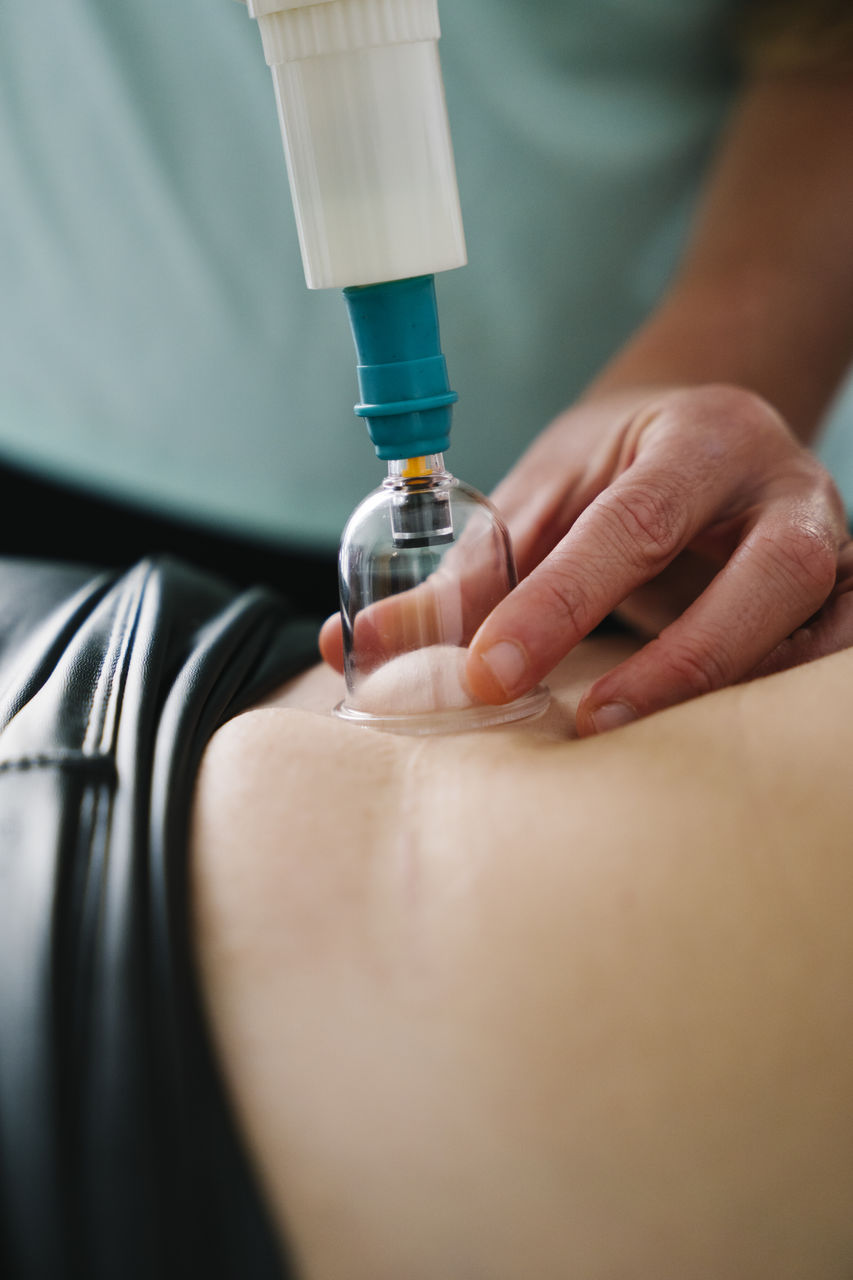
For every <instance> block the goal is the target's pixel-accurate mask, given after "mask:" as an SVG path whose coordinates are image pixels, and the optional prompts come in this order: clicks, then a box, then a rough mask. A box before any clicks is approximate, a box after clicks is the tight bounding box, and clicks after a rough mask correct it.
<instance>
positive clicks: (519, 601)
mask: <svg viewBox="0 0 853 1280" xmlns="http://www.w3.org/2000/svg"><path fill="white" fill-rule="evenodd" d="M696 463H698V464H699V465H696ZM732 488H733V486H732V481H731V477H730V475H729V474H727V472H726V469H725V468H724V467H723V466H722V465H720V466H717V467H715V468H712V469H709V468H708V467H707V465H703V464H702V460H701V459H697V460H696V462H694V463H693V464H692V465H691V464H690V463H688V464H687V465H684V464H682V465H681V466H678V465H676V464H673V463H668V464H667V465H666V466H663V465H661V462H660V461H659V460H657V459H655V458H653V457H650V458H649V459H648V460H643V461H639V460H638V461H636V462H634V464H633V465H632V466H631V467H630V468H629V469H628V470H627V471H626V472H624V473H623V474H622V475H621V476H620V477H619V478H618V479H617V480H616V481H615V482H614V483H613V484H612V485H611V486H610V487H609V488H608V489H605V490H604V492H603V493H601V494H600V495H599V496H598V497H597V498H596V499H595V500H594V501H593V502H592V503H591V504H590V505H589V506H588V507H587V508H586V510H585V511H584V512H583V513H582V514H581V515H580V516H579V517H578V519H577V521H576V522H575V524H574V525H573V526H572V528H571V529H570V530H569V532H568V533H567V534H566V536H565V537H564V538H563V539H562V541H561V542H560V543H558V545H557V546H556V547H555V548H554V550H553V551H552V552H551V554H550V555H549V556H548V557H547V558H546V559H545V560H543V561H542V563H541V564H540V565H539V566H538V567H537V568H536V569H534V570H533V572H532V573H531V574H529V576H528V577H527V578H526V579H525V580H524V581H523V582H522V583H521V584H520V585H519V586H518V587H517V588H516V589H515V591H513V592H512V594H511V595H509V596H508V597H507V598H506V600H504V601H503V602H502V603H501V604H499V605H498V607H497V608H496V609H495V610H494V612H493V613H492V614H491V615H490V616H489V617H488V618H487V619H486V620H485V622H484V623H483V625H482V626H481V627H480V629H479V631H478V632H477V634H476V636H475V637H474V639H473V641H472V643H471V656H470V658H469V660H468V672H467V674H468V679H469V682H470V684H471V687H472V689H473V690H474V691H475V693H476V694H477V696H478V697H480V698H483V699H484V700H488V701H491V702H503V701H508V700H509V699H511V698H515V697H518V696H520V695H521V694H522V693H524V692H526V691H527V690H528V689H531V688H533V686H534V685H536V684H537V683H538V682H539V681H540V680H541V679H542V678H543V677H544V676H546V675H547V674H548V672H549V671H551V670H552V669H553V667H555V666H556V664H557V663H558V662H559V661H560V659H561V658H563V657H565V655H566V654H567V653H568V652H569V650H570V649H572V648H574V646H575V645H576V644H577V643H578V642H579V641H580V640H582V639H583V638H584V636H586V635H588V634H589V632H590V631H592V629H593V628H594V627H596V626H597V625H598V624H599V623H600V622H601V621H602V620H603V619H604V618H606V617H607V615H608V614H609V613H611V612H612V610H613V609H615V608H616V607H617V605H619V604H621V602H622V601H623V600H624V599H626V597H627V596H629V595H630V594H631V592H632V591H635V590H636V589H637V588H638V587H640V586H642V585H643V584H644V583H646V582H649V581H650V580H651V579H652V578H655V577H656V576H657V575H658V574H659V573H660V572H661V571H662V570H663V569H665V568H666V566H667V565H668V564H670V563H671V562H672V561H673V560H674V559H675V557H676V556H677V555H678V554H679V553H680V552H681V551H683V550H684V548H685V547H686V546H687V545H688V544H689V543H690V542H691V541H692V540H693V539H694V538H695V537H696V536H697V534H698V533H699V532H700V531H701V530H702V529H704V528H707V527H708V525H709V524H710V523H711V522H712V521H714V520H716V519H718V518H719V516H720V514H721V512H722V511H723V510H724V509H726V508H728V506H729V505H730V503H731V499H732V496H733V494H732ZM735 488H737V486H735Z"/></svg>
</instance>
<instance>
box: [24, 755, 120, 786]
mask: <svg viewBox="0 0 853 1280" xmlns="http://www.w3.org/2000/svg"><path fill="white" fill-rule="evenodd" d="M35 769H72V770H75V769H80V770H82V771H83V772H85V771H87V770H89V771H90V772H91V773H92V774H93V775H96V776H97V777H98V778H99V779H101V780H102V781H105V780H106V781H110V782H112V783H115V782H116V781H117V779H118V772H117V769H116V763H115V760H114V759H113V757H112V756H111V755H108V754H107V753H106V752H102V751H98V752H87V751H44V752H38V753H37V754H34V755H30V756H16V757H15V758H14V759H11V760H0V774H3V773H26V772H28V771H29V770H35Z"/></svg>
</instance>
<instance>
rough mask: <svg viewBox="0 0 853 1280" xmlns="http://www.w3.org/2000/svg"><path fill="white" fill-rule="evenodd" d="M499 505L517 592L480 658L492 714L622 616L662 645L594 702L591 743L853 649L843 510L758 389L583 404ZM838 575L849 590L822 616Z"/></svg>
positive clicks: (616, 674)
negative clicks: (656, 714)
mask: <svg viewBox="0 0 853 1280" xmlns="http://www.w3.org/2000/svg"><path fill="white" fill-rule="evenodd" d="M494 497H495V502H496V504H497V506H498V507H499V509H500V510H501V511H502V513H503V515H504V517H505V518H506V520H507V522H508V524H509V527H510V531H511V533H512V535H513V541H514V543H515V548H516V555H517V558H518V563H519V574H520V576H521V578H522V581H521V583H520V585H519V586H518V587H517V588H516V590H515V591H514V592H513V593H512V594H511V595H510V596H509V597H507V599H506V600H505V601H503V602H502V603H501V604H499V605H498V607H497V608H496V609H495V610H494V611H493V612H492V613H491V614H490V616H489V617H488V618H487V619H486V621H485V622H484V623H483V625H482V626H481V627H480V629H479V631H478V632H477V635H476V636H475V637H474V640H473V642H472V645H471V655H470V657H469V660H468V679H469V682H470V685H471V687H472V689H473V691H474V692H475V694H476V695H478V696H479V697H481V698H482V699H483V700H485V701H488V702H503V701H507V700H509V699H511V698H515V697H518V696H519V695H520V694H523V693H524V692H525V691H526V690H528V689H530V688H531V687H532V686H533V685H535V684H536V683H537V682H538V681H539V680H541V679H542V678H544V677H545V676H547V674H548V672H549V671H550V670H551V669H552V668H553V667H554V666H555V665H556V663H557V662H558V661H559V660H560V659H561V658H562V657H563V656H564V655H565V654H566V653H567V652H568V651H569V650H570V649H571V648H573V646H574V645H576V644H577V643H578V641H580V640H581V639H582V638H583V637H584V636H585V635H587V634H588V633H589V632H590V631H591V630H592V629H593V628H594V627H595V626H596V625H597V624H598V623H599V622H601V621H602V619H604V618H605V617H606V616H607V615H608V614H610V613H611V612H613V611H618V612H619V613H620V614H621V615H622V616H623V617H624V618H625V619H626V620H627V621H628V622H630V623H631V624H632V625H633V626H634V627H635V628H636V629H637V630H639V631H640V632H641V634H645V635H647V636H649V637H654V638H652V639H650V642H649V643H648V644H647V645H645V646H644V647H643V648H642V649H640V650H639V651H638V652H637V653H636V654H635V655H633V656H632V657H631V658H629V659H628V660H627V661H626V662H623V663H622V664H620V665H619V666H618V667H616V668H615V669H614V670H613V671H611V672H609V673H608V674H607V675H606V676H604V677H602V678H601V679H600V680H598V681H597V682H596V683H595V684H594V685H593V687H592V688H591V689H590V690H589V691H588V693H587V695H586V696H585V698H584V700H583V701H582V703H581V705H580V707H579V710H578V728H579V731H580V732H581V733H584V734H588V733H594V732H596V731H599V730H602V729H606V728H610V727H614V726H616V725H617V724H621V723H625V722H626V721H627V720H630V719H634V718H638V717H640V716H644V715H648V714H649V713H650V712H653V711H657V710H661V709H662V708H664V707H667V706H670V705H672V704H675V703H677V702H682V701H685V700H686V699H688V698H691V697H693V696H695V695H698V694H701V693H705V692H708V691H710V690H712V689H716V688H720V687H722V686H724V685H728V684H733V683H736V682H738V681H740V680H742V679H744V678H745V677H746V676H748V675H749V674H750V673H752V672H753V671H755V670H756V668H758V669H759V670H764V669H776V668H778V667H781V666H786V665H791V664H792V663H793V662H796V661H804V660H806V659H807V657H808V656H809V655H810V654H811V655H812V656H819V654H820V653H823V652H828V651H829V650H830V649H831V648H841V647H844V646H845V645H847V644H850V643H853V593H851V592H850V590H849V588H850V586H851V583H850V581H849V579H850V577H851V576H853V555H851V549H850V543H849V541H848V540H847V531H846V524H845V517H844V510H843V506H842V503H841V500H840V498H839V496H838V493H837V491H836V489H835V486H834V484H833V482H832V480H831V478H830V476H829V475H828V473H827V472H826V471H825V469H824V468H823V467H822V466H821V465H820V464H819V463H818V461H817V460H816V459H815V458H814V457H813V455H812V454H810V453H809V452H808V451H807V450H806V449H804V448H803V447H802V446H801V445H800V444H799V443H798V442H797V440H796V439H795V437H794V436H793V434H792V433H791V432H790V431H789V429H788V427H787V426H786V425H785V423H784V422H783V421H782V419H781V418H780V417H779V415H778V414H777V413H776V412H775V411H774V410H773V409H771V408H770V406H769V405H768V404H766V403H765V402H764V401H763V400H761V399H760V398H758V397H757V396H755V395H753V394H751V393H749V392H746V391H743V390H739V389H738V388H734V387H727V386H706V387H698V388H684V389H677V390H663V391H659V392H654V391H650V390H648V389H646V390H643V391H635V392H633V393H620V394H619V395H618V396H613V397H608V398H606V399H601V400H591V401H587V402H581V403H580V404H579V405H578V406H576V407H575V408H573V409H571V410H569V411H568V412H567V413H565V414H564V415H562V416H561V417H560V418H559V419H557V421H556V422H555V423H554V424H553V425H552V426H551V427H549V428H548V429H547V430H546V431H545V432H544V433H543V434H542V435H541V436H540V437H539V438H538V440H537V441H536V442H535V443H534V445H533V446H532V447H531V448H530V449H529V450H528V452H527V453H526V454H525V455H524V457H523V458H522V460H521V461H520V463H519V464H518V466H516V467H515V468H514V470H513V471H512V472H511V474H510V475H509V477H508V478H507V479H506V480H505V481H504V482H503V483H502V484H501V486H500V487H499V489H498V490H497V492H496V494H495V495H494ZM839 569H841V570H842V571H843V574H844V577H845V582H846V587H847V590H846V591H842V587H841V586H839V587H838V588H837V590H838V592H839V594H838V596H834V595H833V596H832V600H831V602H830V603H829V604H828V605H827V608H826V610H824V612H823V613H819V611H820V610H821V609H822V607H823V606H824V605H825V604H826V602H827V601H828V600H829V598H830V596H831V595H832V593H833V592H834V589H835V588H836V581H837V577H838V573H839ZM816 614H819V618H818V620H817V622H816V623H815V625H813V626H811V627H810V628H809V629H808V631H806V632H802V631H799V632H798V628H802V627H803V625H804V624H805V623H806V622H807V621H808V620H810V619H812V618H813V617H814V615H816ZM792 633H797V634H796V635H793V638H792V639H790V640H788V637H792ZM771 655H772V656H771ZM798 655H800V656H798ZM762 663H768V664H775V665H774V666H773V667H772V668H771V666H769V665H768V666H767V667H766V668H762V667H761V666H760V664H762Z"/></svg>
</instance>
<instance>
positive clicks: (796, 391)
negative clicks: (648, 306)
mask: <svg viewBox="0 0 853 1280" xmlns="http://www.w3.org/2000/svg"><path fill="white" fill-rule="evenodd" d="M797 294H798V286H797V283H796V282H795V281H792V280H791V279H790V277H786V275H785V273H784V272H779V273H774V274H773V277H772V278H770V279H768V278H766V273H763V278H759V273H757V272H749V271H746V272H744V271H739V272H738V273H737V278H736V279H727V278H725V277H724V276H720V277H719V278H717V279H714V280H707V279H695V278H693V279H688V280H682V281H676V283H675V284H674V285H673V287H672V288H671V290H670V291H669V292H668V293H667V294H666V295H665V297H664V298H663V299H662V300H661V302H660V303H659V305H658V306H657V307H656V308H655V310H654V311H653V312H652V313H651V314H650V316H649V317H648V319H647V320H646V321H645V323H644V324H643V325H641V327H640V328H639V329H638V330H637V331H636V332H635V333H634V334H633V335H632V337H631V338H630V339H629V340H628V342H627V343H626V344H625V345H624V346H623V347H622V348H621V350H619V351H618V352H617V353H616V355H615V356H614V357H613V358H612V359H611V360H610V361H609V363H608V364H607V365H606V366H605V368H604V369H603V370H602V372H601V374H600V375H599V376H598V377H597V378H596V379H595V380H594V382H593V383H592V384H591V385H590V387H589V388H588V389H587V392H586V397H585V398H587V399H598V398H600V397H601V396H603V395H608V396H610V395H613V394H614V393H619V392H622V391H628V390H631V389H634V388H644V387H647V388H649V389H652V388H654V389H660V388H662V387H687V386H701V385H706V384H708V383H724V384H729V385H734V386H739V387H743V388H745V389H747V390H749V391H753V392H755V393H756V394H758V395H760V396H762V397H763V398H764V399H765V400H767V401H768V402H769V403H771V404H772V405H773V406H774V407H775V408H776V409H778V411H779V412H780V413H781V414H782V415H783V416H784V417H785V419H786V420H787V421H788V423H789V425H790V426H791V427H792V429H793V430H794V432H795V433H796V435H797V437H798V438H799V439H800V440H801V441H802V442H803V443H806V444H807V443H809V442H810V441H812V440H813V439H814V437H815V435H816V433H817V431H818V428H819V426H820V423H821V420H822V418H823V415H824V414H825V412H826V410H827V408H828V406H829V404H830V402H831V401H832V398H833V396H834V395H835V393H836V391H837V389H838V386H839V383H840V381H841V379H842V378H843V376H844V373H845V370H846V365H847V352H846V346H845V345H844V344H841V343H839V342H837V341H833V339H832V336H831V335H828V334H824V333H823V332H822V331H821V330H820V328H819V327H818V326H815V325H814V324H811V325H810V324H809V322H808V319H807V317H808V316H810V315H814V314H815V311H816V310H817V308H816V306H814V305H807V304H806V303H805V300H804V299H803V298H802V296H797Z"/></svg>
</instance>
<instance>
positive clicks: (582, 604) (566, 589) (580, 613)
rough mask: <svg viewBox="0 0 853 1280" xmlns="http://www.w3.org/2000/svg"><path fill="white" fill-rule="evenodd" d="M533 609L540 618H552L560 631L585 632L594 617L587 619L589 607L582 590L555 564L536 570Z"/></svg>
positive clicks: (582, 633)
mask: <svg viewBox="0 0 853 1280" xmlns="http://www.w3.org/2000/svg"><path fill="white" fill-rule="evenodd" d="M536 588H537V599H536V608H537V612H538V614H539V615H540V617H545V618H548V619H553V621H554V622H555V623H556V624H558V625H559V627H560V630H561V631H575V632H577V633H578V634H579V635H585V634H586V632H587V631H588V630H589V628H590V627H592V626H594V625H595V620H592V621H590V616H591V610H590V605H589V601H588V599H587V595H586V592H585V591H584V589H583V588H582V587H580V586H579V585H578V583H577V581H576V580H575V579H574V578H569V577H568V576H567V575H566V574H565V572H564V571H561V570H560V569H559V568H557V567H553V568H552V567H548V568H543V569H542V570H540V572H539V574H538V575H537V583H536Z"/></svg>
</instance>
